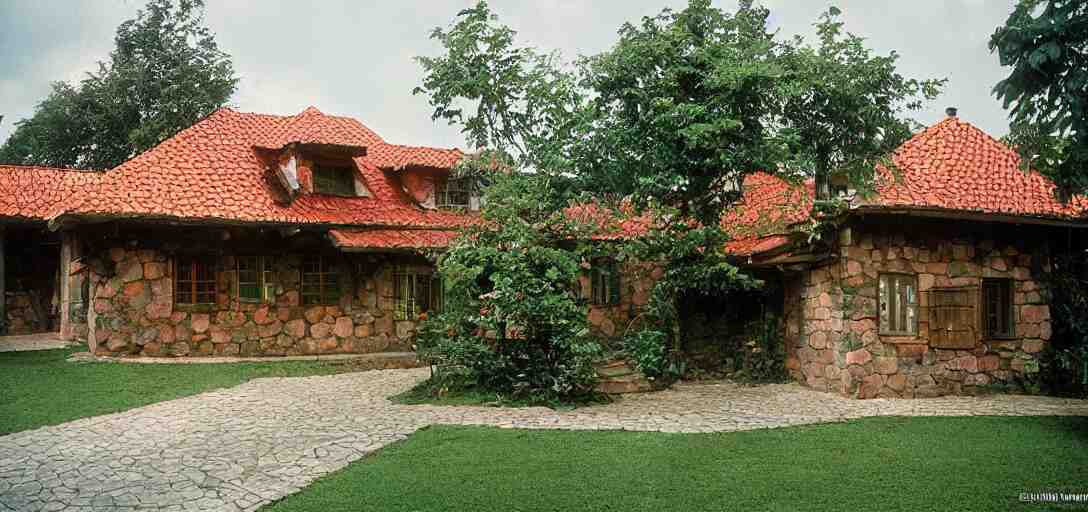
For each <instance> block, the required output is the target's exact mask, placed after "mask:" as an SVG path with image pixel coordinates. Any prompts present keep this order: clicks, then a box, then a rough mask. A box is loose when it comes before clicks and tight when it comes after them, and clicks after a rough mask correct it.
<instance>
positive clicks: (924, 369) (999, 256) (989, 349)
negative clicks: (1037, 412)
mask: <svg viewBox="0 0 1088 512" xmlns="http://www.w3.org/2000/svg"><path fill="white" fill-rule="evenodd" d="M891 160H892V163H893V166H892V167H891V168H888V167H884V166H879V167H878V169H877V171H878V172H877V176H876V183H875V190H874V191H873V193H871V194H868V195H865V194H860V193H858V194H853V195H844V196H842V197H841V198H840V208H841V214H839V215H826V214H824V215H820V214H816V213H814V208H813V207H814V205H815V204H817V202H818V201H817V197H816V191H815V187H814V185H813V182H812V181H808V182H805V183H797V184H793V183H789V182H786V181H784V180H782V179H780V178H777V177H774V176H770V175H766V174H755V175H752V176H749V177H748V179H747V180H746V183H745V190H744V194H743V198H742V201H741V204H740V205H738V207H737V208H735V209H734V210H733V211H731V212H730V213H729V214H727V216H726V217H725V218H724V219H723V223H724V225H725V226H727V228H728V229H730V230H731V231H733V233H734V237H735V239H734V240H733V241H732V242H730V244H729V247H728V249H729V250H730V251H731V252H733V254H735V255H736V256H737V257H738V262H739V263H740V264H742V265H745V266H748V267H749V268H752V269H762V270H764V271H766V270H771V271H773V272H775V274H776V275H777V276H779V278H780V279H781V286H782V289H783V293H782V296H783V298H782V302H783V303H782V304H781V308H780V311H781V314H782V316H783V318H784V324H785V327H784V328H785V333H784V338H785V342H786V353H787V355H786V367H787V368H788V370H789V372H790V374H791V376H792V377H793V378H794V379H796V380H797V381H799V382H801V383H803V384H805V385H807V386H809V387H812V388H815V389H820V390H826V391H831V392H838V393H841V394H843V395H846V396H852V397H858V398H871V397H926V396H937V395H945V394H966V393H972V392H975V391H978V390H980V389H982V388H984V387H986V386H989V385H992V384H1012V385H1016V384H1018V383H1019V382H1021V381H1022V379H1023V378H1024V377H1025V376H1026V374H1029V373H1031V372H1033V371H1035V370H1037V368H1038V366H1037V365H1038V357H1039V354H1040V352H1041V351H1042V350H1043V349H1044V348H1045V346H1046V344H1047V342H1048V341H1049V340H1050V337H1051V330H1052V324H1051V311H1050V307H1049V304H1048V293H1047V276H1048V274H1049V273H1050V272H1051V270H1052V268H1053V265H1054V256H1055V255H1058V254H1062V253H1067V252H1073V251H1083V250H1084V248H1085V247H1088V243H1086V242H1088V236H1086V234H1085V227H1088V222H1086V220H1088V218H1086V213H1088V198H1085V197H1083V196H1077V197H1074V198H1072V199H1071V200H1070V201H1068V202H1064V203H1063V202H1061V201H1058V200H1057V199H1055V193H1054V185H1053V183H1052V182H1050V181H1049V180H1048V179H1046V178H1045V177H1043V176H1042V175H1040V174H1039V173H1037V172H1035V171H1026V170H1022V169H1021V168H1020V158H1019V156H1018V155H1017V154H1016V152H1015V151H1013V150H1012V149H1010V148H1009V147H1007V146H1005V145H1004V144H1002V143H1001V142H1000V141H998V140H995V139H994V138H992V137H990V136H989V135H987V134H986V133H984V132H983V131H982V130H980V129H978V128H976V127H975V126H973V125H971V124H969V123H967V122H965V121H963V120H961V119H959V118H958V117H957V116H956V114H955V111H954V110H953V109H950V110H949V117H947V118H946V119H944V120H942V121H940V122H939V123H937V124H935V125H934V126H931V127H929V128H928V129H926V130H925V131H923V132H921V133H919V134H917V135H915V136H914V137H913V138H911V139H910V140H908V141H907V142H906V143H904V144H903V145H902V146H901V147H900V148H899V149H898V150H897V151H896V152H895V153H894V155H892V158H891ZM821 199H822V198H821ZM825 203H827V202H825ZM821 232H822V236H821V237H820V238H819V239H814V234H816V233H821Z"/></svg>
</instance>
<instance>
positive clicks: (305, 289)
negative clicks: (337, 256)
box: [302, 256, 340, 306]
mask: <svg viewBox="0 0 1088 512" xmlns="http://www.w3.org/2000/svg"><path fill="white" fill-rule="evenodd" d="M339 278H340V275H339V274H338V273H337V270H336V263H335V262H334V261H333V259H332V258H329V257H327V256H307V257H305V258H303V259H302V303H303V304H305V305H308V306H309V305H320V304H325V305H331V304H336V303H338V302H340V279H339Z"/></svg>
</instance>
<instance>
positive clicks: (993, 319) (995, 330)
mask: <svg viewBox="0 0 1088 512" xmlns="http://www.w3.org/2000/svg"><path fill="white" fill-rule="evenodd" d="M1012 296H1013V285H1012V280H1011V279H983V280H982V328H983V333H984V334H985V335H986V337H987V338H1011V337H1013V336H1015V335H1016V329H1015V324H1014V322H1013V301H1012Z"/></svg>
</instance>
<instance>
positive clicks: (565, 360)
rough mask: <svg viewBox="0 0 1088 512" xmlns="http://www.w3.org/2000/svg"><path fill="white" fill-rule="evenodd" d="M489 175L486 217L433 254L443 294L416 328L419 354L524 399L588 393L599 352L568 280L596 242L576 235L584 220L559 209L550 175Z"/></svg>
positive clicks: (573, 277) (575, 275)
mask: <svg viewBox="0 0 1088 512" xmlns="http://www.w3.org/2000/svg"><path fill="white" fill-rule="evenodd" d="M492 180H493V182H494V183H493V184H492V185H491V186H489V187H488V188H487V189H486V201H485V206H484V208H483V210H482V212H481V216H482V217H483V220H484V221H485V224H484V225H482V226H479V227H477V228H475V229H469V230H468V232H467V233H465V234H463V235H462V236H461V237H460V238H459V239H458V241H457V242H456V243H455V244H453V246H451V247H450V248H449V250H448V251H447V252H446V253H445V254H444V255H442V257H441V259H440V260H439V270H440V272H441V275H442V276H443V279H444V281H445V286H446V297H447V301H446V304H445V308H444V311H443V312H442V313H441V314H440V315H439V316H438V317H436V318H431V319H428V321H427V322H425V323H424V325H423V327H422V328H421V333H420V336H419V337H418V338H417V345H418V347H419V351H420V355H421V357H422V358H424V359H425V360H429V361H430V362H431V363H432V364H435V365H436V366H438V367H439V368H440V369H447V368H458V369H463V370H464V371H466V372H467V375H464V377H468V378H469V379H471V381H472V382H473V383H475V384H477V385H479V386H482V387H483V388H485V389H489V390H493V391H498V392H501V393H507V394H511V395H515V396H517V397H519V398H522V399H530V400H534V401H543V400H549V399H554V398H568V399H569V398H572V397H576V396H578V395H584V394H586V393H588V392H589V391H591V390H592V387H593V384H594V382H595V381H596V372H595V370H594V368H593V363H594V361H595V359H596V358H597V357H598V356H599V355H600V353H601V346H600V345H599V344H598V343H597V341H596V340H595V339H594V338H593V337H591V336H590V332H589V325H588V320H587V311H586V308H585V306H584V304H582V303H581V301H580V300H579V298H578V296H577V294H576V292H575V290H574V284H575V283H576V282H577V279H578V275H579V273H580V272H581V268H582V263H583V261H586V260H587V259H588V258H589V257H590V256H589V254H590V253H591V252H592V250H593V248H592V246H590V245H589V244H585V243H583V242H580V241H579V240H584V236H580V235H584V234H585V233H584V232H582V230H583V229H585V228H584V227H583V226H580V225H578V224H576V223H574V222H572V221H571V219H569V218H567V217H566V216H564V215H559V214H557V213H556V212H557V210H556V209H555V208H554V206H553V205H554V204H556V202H557V195H558V192H557V191H556V189H555V187H553V186H552V181H551V177H550V176H549V175H547V174H544V173H535V174H526V173H496V174H495V176H494V177H493V178H492ZM438 375H439V378H440V382H441V379H443V378H448V376H447V375H443V374H442V372H439V374H438Z"/></svg>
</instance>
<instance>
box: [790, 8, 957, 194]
mask: <svg viewBox="0 0 1088 512" xmlns="http://www.w3.org/2000/svg"><path fill="white" fill-rule="evenodd" d="M839 14H841V13H840V11H839V9H837V8H835V7H832V8H830V9H829V10H828V11H827V12H825V13H824V14H823V15H821V17H820V20H819V22H818V23H817V24H816V29H817V34H818V43H817V44H816V45H814V46H813V45H809V44H807V43H806V42H805V41H804V40H802V39H801V38H794V40H793V41H791V42H789V43H788V44H786V45H783V47H782V48H783V49H782V62H783V64H782V66H783V67H784V68H785V70H786V71H785V72H784V73H783V74H782V77H781V79H780V81H779V83H780V84H781V88H780V95H781V98H782V112H781V122H780V123H778V124H779V125H780V126H781V131H780V134H781V137H782V138H784V139H786V140H788V141H789V142H790V150H789V151H788V155H789V156H788V158H787V159H786V160H785V161H784V162H783V168H784V169H787V170H789V171H792V172H793V173H795V174H802V175H805V174H808V175H814V176H815V177H816V183H817V194H818V196H820V197H823V198H827V197H829V196H830V189H831V186H830V181H831V178H832V174H834V175H836V176H838V177H840V178H841V182H840V183H842V184H851V185H853V186H854V187H857V188H862V189H865V188H867V186H868V185H869V184H870V183H871V178H872V177H873V169H874V167H875V165H876V164H877V163H878V162H881V161H887V157H888V156H889V155H891V153H892V151H894V150H895V148H897V147H898V146H899V145H900V144H902V143H903V141H905V140H906V139H907V138H909V137H910V136H911V134H912V132H913V131H915V130H917V129H918V128H919V127H920V124H919V123H918V122H916V121H914V120H913V119H911V118H909V117H907V116H908V114H909V113H910V112H914V111H918V110H920V109H921V108H922V107H923V106H924V101H926V100H931V99H933V98H935V97H936V96H937V94H938V93H939V92H940V90H941V87H942V86H943V85H944V84H945V82H947V80H937V79H928V80H919V79H913V78H906V77H904V76H902V75H901V74H899V72H898V70H897V69H896V62H897V61H898V59H899V55H898V54H896V53H895V52H894V51H893V52H891V53H890V54H888V55H886V56H878V55H874V54H873V52H872V51H871V50H870V49H869V48H867V47H866V46H865V40H864V39H862V38H861V37H858V36H856V35H854V34H851V33H849V32H845V31H844V29H843V23H842V22H841V21H839V19H838V16H839Z"/></svg>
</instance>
